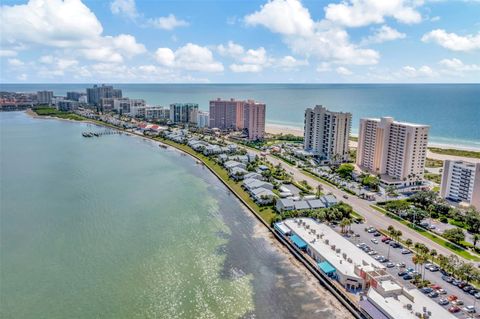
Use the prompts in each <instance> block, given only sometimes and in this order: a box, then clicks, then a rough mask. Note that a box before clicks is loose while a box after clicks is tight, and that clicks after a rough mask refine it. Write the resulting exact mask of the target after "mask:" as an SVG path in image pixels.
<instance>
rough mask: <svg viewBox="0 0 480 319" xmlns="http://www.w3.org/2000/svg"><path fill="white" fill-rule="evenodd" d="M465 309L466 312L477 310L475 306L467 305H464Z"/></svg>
mask: <svg viewBox="0 0 480 319" xmlns="http://www.w3.org/2000/svg"><path fill="white" fill-rule="evenodd" d="M463 311H465V312H467V313H475V312H476V310H475V307H474V306H466V307H463Z"/></svg>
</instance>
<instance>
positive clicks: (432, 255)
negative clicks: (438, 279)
mask: <svg viewBox="0 0 480 319" xmlns="http://www.w3.org/2000/svg"><path fill="white" fill-rule="evenodd" d="M437 255H438V253H437V251H436V250H435V249H432V250H430V257H432V262H435V257H436V256H437Z"/></svg>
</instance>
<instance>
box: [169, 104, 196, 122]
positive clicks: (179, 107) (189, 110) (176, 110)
mask: <svg viewBox="0 0 480 319" xmlns="http://www.w3.org/2000/svg"><path fill="white" fill-rule="evenodd" d="M197 117H198V104H196V103H174V104H170V121H172V123H182V124H195V125H196V124H197Z"/></svg>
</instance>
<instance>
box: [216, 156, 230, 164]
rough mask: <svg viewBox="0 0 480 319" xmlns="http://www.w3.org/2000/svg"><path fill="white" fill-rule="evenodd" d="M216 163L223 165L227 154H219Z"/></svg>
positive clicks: (226, 159)
mask: <svg viewBox="0 0 480 319" xmlns="http://www.w3.org/2000/svg"><path fill="white" fill-rule="evenodd" d="M218 161H219V162H220V163H225V162H226V161H228V156H227V154H220V155H218Z"/></svg>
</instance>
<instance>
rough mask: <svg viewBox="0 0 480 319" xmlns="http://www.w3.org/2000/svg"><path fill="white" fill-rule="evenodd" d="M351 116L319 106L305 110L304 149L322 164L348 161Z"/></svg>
mask: <svg viewBox="0 0 480 319" xmlns="http://www.w3.org/2000/svg"><path fill="white" fill-rule="evenodd" d="M351 123H352V114H350V113H344V112H331V111H329V110H327V109H326V108H325V107H323V106H321V105H317V106H315V107H314V108H307V109H306V110H305V130H304V140H305V143H304V149H305V151H307V152H311V153H313V154H315V155H316V156H318V157H319V158H320V159H321V160H323V161H324V162H336V163H338V162H345V161H348V156H349V152H348V150H349V145H348V139H349V137H350V130H351Z"/></svg>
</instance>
